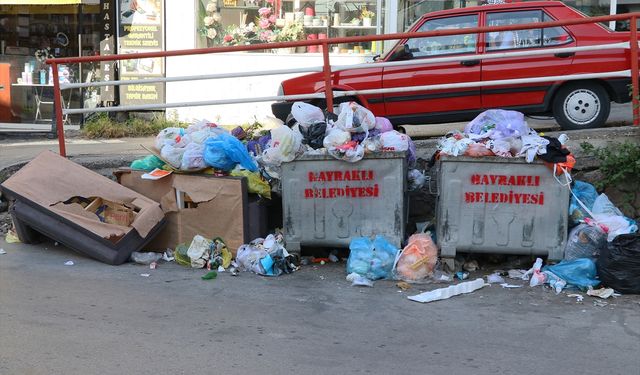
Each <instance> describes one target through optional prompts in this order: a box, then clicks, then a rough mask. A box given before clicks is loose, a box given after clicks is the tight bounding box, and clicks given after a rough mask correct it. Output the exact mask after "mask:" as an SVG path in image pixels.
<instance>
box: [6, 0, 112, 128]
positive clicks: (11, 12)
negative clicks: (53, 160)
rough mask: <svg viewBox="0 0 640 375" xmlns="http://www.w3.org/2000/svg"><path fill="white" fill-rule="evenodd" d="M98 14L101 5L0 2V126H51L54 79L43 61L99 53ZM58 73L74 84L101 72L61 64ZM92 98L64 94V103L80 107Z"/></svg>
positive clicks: (58, 0)
mask: <svg viewBox="0 0 640 375" xmlns="http://www.w3.org/2000/svg"><path fill="white" fill-rule="evenodd" d="M100 9H101V7H100V1H99V0H22V1H16V0H0V124H12V126H18V127H19V126H23V127H24V128H28V127H29V125H32V124H47V125H48V124H50V123H51V118H52V114H53V105H52V102H53V77H52V72H51V69H50V67H49V66H47V65H46V64H45V63H44V61H45V59H47V58H48V57H67V56H89V55H96V54H99V50H100V41H101V39H100V37H101V34H100V30H101V28H102V27H103V21H102V20H101V17H100ZM59 73H60V80H61V81H64V82H77V81H80V80H82V81H86V80H92V79H95V78H96V77H99V75H100V69H99V66H94V65H92V64H83V65H77V64H76V65H64V66H60V68H59ZM91 97H92V92H90V91H88V90H83V91H80V90H76V91H71V92H66V93H65V94H64V95H63V101H64V103H65V105H67V106H69V105H71V106H75V107H78V106H83V105H84V102H85V101H86V100H87V99H90V98H91ZM93 97H94V99H95V95H94V96H93ZM79 120H81V119H77V118H65V121H66V123H71V122H74V123H77V122H79ZM18 124H19V125H18Z"/></svg>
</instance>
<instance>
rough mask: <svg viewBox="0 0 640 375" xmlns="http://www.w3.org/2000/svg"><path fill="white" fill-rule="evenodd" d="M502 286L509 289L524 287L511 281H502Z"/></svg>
mask: <svg viewBox="0 0 640 375" xmlns="http://www.w3.org/2000/svg"><path fill="white" fill-rule="evenodd" d="M500 286H501V287H503V288H507V289H513V288H522V285H514V284H509V283H502V284H500Z"/></svg>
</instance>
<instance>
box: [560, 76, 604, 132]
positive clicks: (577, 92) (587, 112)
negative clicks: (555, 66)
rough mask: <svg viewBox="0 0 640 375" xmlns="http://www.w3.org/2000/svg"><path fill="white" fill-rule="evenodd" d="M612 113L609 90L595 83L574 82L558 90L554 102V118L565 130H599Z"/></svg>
mask: <svg viewBox="0 0 640 375" xmlns="http://www.w3.org/2000/svg"><path fill="white" fill-rule="evenodd" d="M610 111H611V99H610V98H609V94H608V93H607V90H605V89H604V87H602V86H601V85H599V84H597V83H594V82H573V83H569V84H566V85H564V86H562V87H561V88H560V90H558V93H557V94H556V96H555V99H554V101H553V117H555V119H556V121H557V122H558V124H559V125H560V127H561V128H562V129H564V130H577V129H591V128H598V127H601V126H603V125H604V124H605V122H606V121H607V118H609V112H610Z"/></svg>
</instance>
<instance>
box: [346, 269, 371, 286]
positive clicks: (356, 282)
mask: <svg viewBox="0 0 640 375" xmlns="http://www.w3.org/2000/svg"><path fill="white" fill-rule="evenodd" d="M347 281H351V286H368V287H373V280H369V279H367V278H366V277H364V276H362V275H359V274H357V273H355V272H352V273H350V274H348V275H347Z"/></svg>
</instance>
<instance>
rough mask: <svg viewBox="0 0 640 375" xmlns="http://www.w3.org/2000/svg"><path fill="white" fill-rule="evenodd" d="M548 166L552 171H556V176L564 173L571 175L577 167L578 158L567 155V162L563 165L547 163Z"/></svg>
mask: <svg viewBox="0 0 640 375" xmlns="http://www.w3.org/2000/svg"><path fill="white" fill-rule="evenodd" d="M545 164H546V166H547V167H549V169H551V171H554V170H555V174H556V176H560V175H561V174H563V173H564V172H567V173H570V172H571V170H572V169H573V167H574V166H575V165H576V158H574V157H573V154H569V155H567V161H565V162H563V163H548V162H545Z"/></svg>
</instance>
